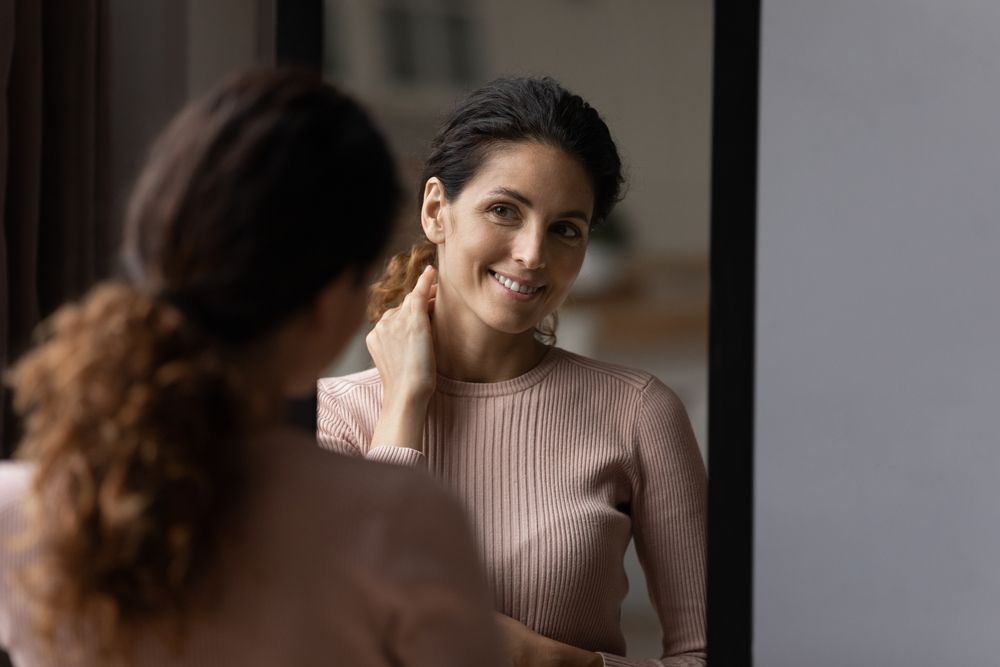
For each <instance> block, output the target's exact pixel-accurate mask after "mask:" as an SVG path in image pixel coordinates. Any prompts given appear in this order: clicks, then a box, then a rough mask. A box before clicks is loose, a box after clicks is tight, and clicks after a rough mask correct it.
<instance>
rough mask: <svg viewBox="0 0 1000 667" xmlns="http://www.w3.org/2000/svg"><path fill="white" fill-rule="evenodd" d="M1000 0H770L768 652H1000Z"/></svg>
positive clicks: (768, 657) (762, 365) (764, 336)
mask: <svg viewBox="0 0 1000 667" xmlns="http://www.w3.org/2000/svg"><path fill="white" fill-rule="evenodd" d="M997 26H1000V4H998V3H996V2H995V1H993V0H952V1H950V2H947V3H943V2H937V1H936V0H895V1H893V0H838V1H837V2H830V1H829V0H764V3H763V38H762V87H761V128H760V138H761V144H760V200H759V223H758V224H759V228H758V229H759V253H758V271H759V273H758V288H757V289H758V292H757V299H758V302H757V317H758V321H757V340H758V349H757V387H756V397H757V405H756V421H757V426H756V435H755V438H756V450H755V452H756V477H755V485H756V489H755V492H756V507H755V538H756V545H755V551H754V557H755V564H754V570H755V574H754V587H755V590H754V607H755V616H754V653H755V662H754V664H755V665H757V666H758V667H772V666H774V667H783V666H786V665H787V666H788V667H800V666H802V665H809V666H810V667H825V666H827V665H829V666H831V667H832V666H833V665H838V666H840V665H879V666H880V667H892V666H894V665H901V666H902V665H907V666H913V665H943V664H951V665H996V664H1000V631H998V629H1000V529H998V527H1000V523H998V516H1000V484H998V479H1000V439H998V437H997V435H998V431H1000V429H998V427H997V416H998V413H1000V388H998V382H1000V121H998V119H1000V39H998V38H997V34H998V33H997Z"/></svg>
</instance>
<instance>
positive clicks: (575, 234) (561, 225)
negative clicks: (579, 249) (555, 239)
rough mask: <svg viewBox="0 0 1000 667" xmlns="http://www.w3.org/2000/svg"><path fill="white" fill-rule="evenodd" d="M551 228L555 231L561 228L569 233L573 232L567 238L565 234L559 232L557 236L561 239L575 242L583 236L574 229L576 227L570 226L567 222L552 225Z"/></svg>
mask: <svg viewBox="0 0 1000 667" xmlns="http://www.w3.org/2000/svg"><path fill="white" fill-rule="evenodd" d="M552 227H553V228H556V229H558V228H562V229H563V230H569V231H571V232H573V233H572V235H569V236H567V235H566V234H563V233H561V232H560V233H559V236H561V237H563V238H564V239H572V240H576V239H578V238H580V237H581V236H583V234H582V233H580V230H579V229H578V228H577V227H576V225H571V224H569V223H568V222H558V223H556V224H554V225H552Z"/></svg>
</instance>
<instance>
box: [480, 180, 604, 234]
mask: <svg viewBox="0 0 1000 667" xmlns="http://www.w3.org/2000/svg"><path fill="white" fill-rule="evenodd" d="M489 194H491V195H506V196H508V197H510V198H511V199H516V200H517V201H519V202H521V203H522V204H524V205H525V206H527V207H528V208H534V206H535V205H534V204H532V203H531V200H530V199H528V198H527V197H525V196H524V195H523V194H521V193H520V192H518V191H517V190H512V189H510V188H505V187H499V188H493V189H492V190H490V191H489ZM556 217H557V218H579V219H580V220H582V221H583V223H584V224H587V225H589V224H590V219H589V218H588V216H587V214H586V213H584V212H583V211H580V210H578V209H573V210H571V211H563V212H562V213H560V214H559V215H557V216H556Z"/></svg>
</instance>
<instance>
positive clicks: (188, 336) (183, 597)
mask: <svg viewBox="0 0 1000 667" xmlns="http://www.w3.org/2000/svg"><path fill="white" fill-rule="evenodd" d="M398 193H399V188H398V182H397V177H396V172H395V168H394V164H393V161H392V158H391V156H390V154H389V151H388V149H387V147H386V144H385V141H384V140H383V138H382V135H381V134H380V133H379V132H378V130H377V129H376V128H375V127H374V125H373V124H372V122H371V121H370V120H369V118H368V116H367V115H366V114H365V112H364V111H363V110H362V109H361V108H360V107H359V106H358V105H357V104H356V103H355V102H353V101H352V100H351V99H350V98H348V97H346V96H345V95H343V94H342V93H340V92H338V91H337V90H335V89H334V88H333V87H331V86H329V85H327V84H325V83H323V82H322V81H321V80H320V79H319V78H318V77H317V76H314V75H312V74H308V73H304V72H296V71H271V70H260V71H254V72H251V73H248V74H244V75H241V76H239V77H237V78H235V79H233V80H231V81H229V82H227V83H225V84H224V85H222V86H220V87H218V88H217V89H215V90H214V91H213V92H211V93H210V94H208V95H206V96H205V97H203V98H201V99H200V100H198V101H196V102H194V103H192V104H190V105H189V106H188V107H187V108H185V109H184V110H183V111H182V112H181V113H180V115H179V116H178V117H177V118H176V119H175V120H174V121H173V122H172V123H171V124H170V125H169V126H168V127H167V129H166V130H165V131H164V132H163V134H162V135H161V136H160V138H159V139H158V140H157V142H156V144H155V146H154V148H153V150H152V153H151V155H150V158H149V160H148V162H147V164H146V166H145V168H144V170H143V171H142V174H141V176H140V177H139V179H138V182H137V184H136V187H135V189H134V192H133V195H132V199H131V201H130V205H129V208H128V215H127V222H126V234H125V239H126V240H125V249H124V259H125V264H126V269H127V274H128V278H129V282H130V284H126V283H107V284H103V285H99V286H98V287H97V288H95V289H94V290H92V292H91V293H90V294H89V295H88V296H87V297H85V298H84V299H83V300H82V301H81V302H80V303H79V304H70V305H67V306H64V307H63V308H62V309H60V310H59V311H58V312H57V313H56V314H55V315H54V316H53V317H52V318H51V319H50V320H49V321H48V322H47V323H46V325H45V326H44V327H43V329H42V332H41V337H40V339H39V344H38V346H37V347H36V348H35V350H34V351H32V352H30V353H29V354H28V355H26V356H25V358H23V360H21V361H20V362H19V363H18V364H17V366H16V367H15V368H14V370H13V371H12V372H11V374H10V381H11V384H12V385H13V387H14V390H15V391H14V394H15V404H16V408H17V410H18V411H19V412H20V413H21V414H22V415H23V417H24V423H25V435H24V439H23V441H22V445H21V448H20V450H19V454H20V455H21V456H22V457H24V458H27V459H30V460H32V461H34V462H35V465H36V470H37V474H36V477H35V484H34V491H33V498H32V507H33V512H34V520H33V521H32V523H31V526H32V531H33V532H32V536H31V537H32V543H33V544H35V545H37V546H38V547H40V553H41V554H43V558H42V559H41V560H40V561H39V562H38V566H37V567H35V568H34V569H33V571H32V572H29V573H28V574H29V576H28V577H27V582H26V583H27V584H28V586H29V592H30V594H31V598H32V599H33V601H34V602H35V607H36V609H35V611H36V621H37V625H38V628H39V630H40V632H41V634H42V637H43V639H45V640H46V641H47V642H48V643H49V644H50V645H52V644H54V640H55V638H56V635H57V634H61V632H62V629H64V628H65V627H66V626H67V623H70V624H77V626H78V627H80V628H83V629H85V630H86V632H87V633H88V635H90V636H94V637H96V646H95V650H97V651H98V652H100V653H101V654H102V655H104V656H113V655H116V654H119V653H120V651H121V650H122V649H123V648H125V647H126V646H127V643H128V638H129V636H130V635H131V630H132V629H133V628H135V627H137V626H138V625H140V624H143V623H146V622H147V621H152V620H160V619H164V618H167V619H170V618H180V616H181V613H180V612H181V611H183V609H184V608H185V607H186V606H187V605H189V604H190V603H191V600H192V597H193V591H194V589H195V588H196V586H197V585H198V584H199V583H201V582H203V581H204V580H205V575H206V573H207V571H208V570H209V565H210V564H211V562H212V557H213V556H214V555H215V553H216V552H217V547H218V544H219V540H220V539H221V536H223V535H225V534H226V533H227V531H228V530H230V529H231V527H232V524H233V523H234V519H235V515H236V508H237V507H238V506H239V499H240V495H241V493H242V490H243V473H242V468H241V462H242V461H243V459H244V458H245V457H244V454H243V452H242V446H243V443H244V442H245V439H246V437H247V436H248V435H249V434H250V433H252V432H255V431H257V430H260V429H261V428H267V427H268V426H270V425H273V424H274V423H275V421H276V420H277V419H278V418H279V415H280V404H281V398H280V396H279V391H280V387H279V386H278V382H277V381H276V377H277V376H276V375H273V374H271V370H273V369H272V368H271V366H270V365H269V362H270V355H269V352H270V351H269V350H268V344H269V342H270V341H271V340H272V339H273V336H272V335H271V334H272V333H273V332H275V331H276V330H277V328H278V327H280V325H281V324H282V323H284V322H286V321H287V320H288V319H290V318H291V317H292V316H293V315H295V314H296V313H298V312H300V311H301V309H302V308H304V307H305V306H306V305H307V304H308V303H309V302H310V300H311V299H313V298H315V296H316V295H317V294H318V293H319V291H320V290H321V289H323V288H324V287H325V286H327V285H329V284H330V283H331V282H332V281H333V280H335V279H337V278H338V277H339V276H341V275H342V274H345V272H350V273H352V274H353V275H355V276H356V277H357V279H358V280H361V279H362V277H363V276H364V275H365V274H366V272H367V267H368V266H369V264H370V263H371V261H372V260H373V258H374V257H375V256H376V255H377V254H378V253H379V252H380V251H381V248H382V246H383V244H384V243H385V241H386V238H387V236H388V232H389V229H390V226H391V224H392V222H393V218H394V215H395V212H396V203H397V201H398ZM57 631H58V632H57Z"/></svg>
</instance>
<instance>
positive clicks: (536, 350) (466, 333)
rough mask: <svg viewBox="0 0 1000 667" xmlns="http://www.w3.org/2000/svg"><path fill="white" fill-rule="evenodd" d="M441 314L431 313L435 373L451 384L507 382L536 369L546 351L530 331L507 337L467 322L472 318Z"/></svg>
mask: <svg viewBox="0 0 1000 667" xmlns="http://www.w3.org/2000/svg"><path fill="white" fill-rule="evenodd" d="M438 305H439V306H440V305H441V304H438ZM443 310H444V309H440V308H438V309H435V313H434V321H433V328H434V355H435V359H436V361H437V370H438V372H439V373H441V374H442V375H444V376H445V377H448V378H451V379H453V380H459V381H462V382H502V381H504V380H510V379H512V378H515V377H518V376H519V375H524V374H525V373H527V372H528V371H530V370H531V369H532V368H534V367H535V366H537V365H538V363H539V362H540V361H541V360H542V357H543V356H545V352H546V350H547V349H548V347H547V346H546V345H544V344H543V343H540V342H538V341H537V340H535V332H534V331H533V330H531V331H525V332H523V333H519V334H507V333H503V332H500V331H496V330H495V329H490V328H489V327H487V326H486V325H484V324H483V323H482V322H479V321H476V322H469V321H468V320H469V319H472V317H469V318H459V317H451V318H449V317H448V316H447V313H445V312H442V311H443ZM463 319H464V320H465V321H463Z"/></svg>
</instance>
